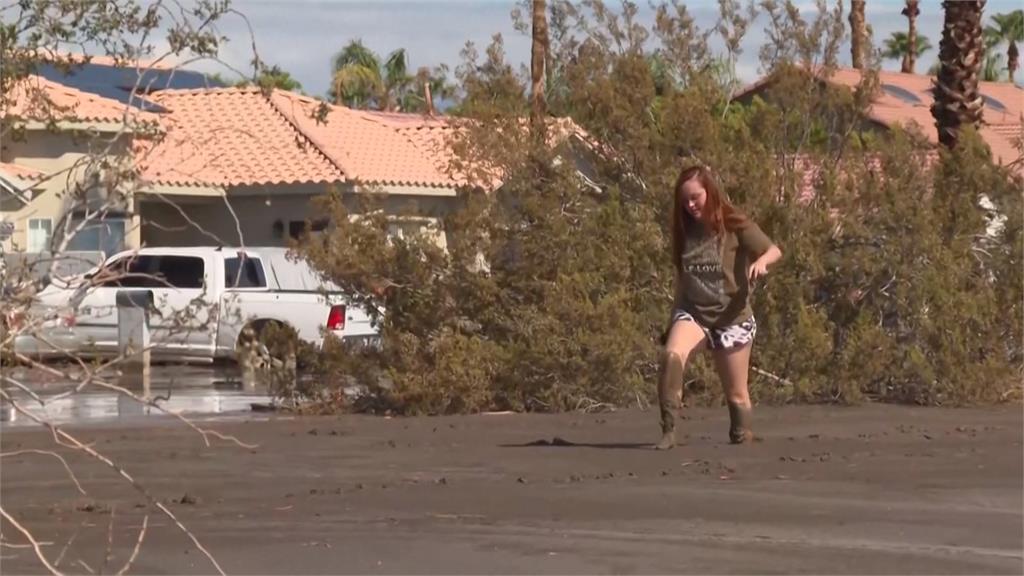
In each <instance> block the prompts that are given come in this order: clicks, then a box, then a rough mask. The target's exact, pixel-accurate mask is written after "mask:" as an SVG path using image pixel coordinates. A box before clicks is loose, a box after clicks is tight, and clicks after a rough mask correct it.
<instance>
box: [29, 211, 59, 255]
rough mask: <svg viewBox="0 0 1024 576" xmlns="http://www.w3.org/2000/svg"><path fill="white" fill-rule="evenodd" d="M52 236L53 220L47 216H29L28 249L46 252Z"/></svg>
mask: <svg viewBox="0 0 1024 576" xmlns="http://www.w3.org/2000/svg"><path fill="white" fill-rule="evenodd" d="M52 236H53V220H50V219H49V218H31V219H30V220H29V221H28V246H27V248H28V251H29V252H46V251H47V250H48V249H49V248H50V238H51V237H52Z"/></svg>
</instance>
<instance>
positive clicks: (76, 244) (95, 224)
mask: <svg viewBox="0 0 1024 576" xmlns="http://www.w3.org/2000/svg"><path fill="white" fill-rule="evenodd" d="M81 223H82V220H81V219H78V218H76V219H75V220H73V221H72V222H71V230H72V231H74V230H76V229H78V226H79V225H81ZM126 229H127V221H126V220H125V219H124V218H122V217H107V218H97V217H95V216H93V217H91V219H90V220H89V221H88V222H87V223H86V224H85V226H83V227H82V229H81V230H78V232H77V233H75V235H74V237H73V238H71V241H70V242H69V243H68V250H76V251H85V252H103V253H104V254H105V255H106V256H110V255H111V254H114V253H117V252H120V251H121V250H124V238H125V230H126Z"/></svg>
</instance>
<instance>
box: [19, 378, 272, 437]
mask: <svg viewBox="0 0 1024 576" xmlns="http://www.w3.org/2000/svg"><path fill="white" fill-rule="evenodd" d="M4 371H5V372H4V376H6V377H9V378H10V379H11V380H14V381H17V382H18V383H20V384H22V385H24V386H25V387H26V388H28V389H29V390H31V391H32V392H34V393H35V394H37V395H38V396H39V397H40V398H42V399H43V400H45V405H41V404H40V403H39V402H37V401H36V400H35V399H33V398H32V396H31V394H29V393H28V392H26V391H23V390H19V389H17V388H16V387H14V386H12V385H11V383H10V382H9V381H5V382H4V389H5V390H6V391H8V392H9V393H10V394H11V395H12V396H13V397H14V399H15V401H16V402H18V404H19V405H20V406H21V407H22V408H24V409H25V410H27V411H28V412H29V413H31V414H33V415H35V416H37V417H39V418H43V419H45V420H47V421H48V422H51V423H53V424H58V425H68V424H86V423H98V422H111V421H132V422H136V423H137V422H138V421H145V420H146V419H154V421H155V419H166V418H168V415H167V414H165V413H163V412H162V411H161V410H158V409H156V408H153V407H150V406H145V405H143V404H141V403H140V402H138V401H137V400H135V399H133V398H130V397H128V396H125V395H124V394H119V393H117V392H115V391H111V390H105V389H102V388H98V387H96V386H87V387H86V388H85V389H83V390H81V391H79V392H76V393H74V394H70V395H66V396H63V397H58V396H60V395H61V394H63V393H67V392H69V391H72V390H73V389H74V387H75V385H77V384H78V382H77V381H75V380H68V379H60V378H57V377H53V376H51V375H48V374H45V373H42V372H40V371H29V370H25V369H22V368H4ZM112 380H113V379H112ZM125 387H126V388H128V389H129V390H131V391H132V392H134V393H135V394H137V395H139V396H144V395H145V393H146V390H145V389H144V388H143V387H142V386H141V385H135V384H126V385H125ZM148 393H149V395H150V396H151V397H154V398H157V397H159V398H160V400H159V403H160V405H161V406H162V407H163V408H164V409H166V410H167V411H170V412H176V413H181V414H186V415H189V416H192V417H214V416H218V415H220V416H225V417H226V416H230V415H241V414H249V413H250V410H251V405H252V404H253V403H260V404H264V403H267V402H270V397H269V395H268V392H267V387H266V385H265V384H262V383H260V382H255V381H251V380H246V381H243V379H242V377H241V375H240V373H239V372H238V370H237V369H235V368H234V367H215V366H180V365H154V366H152V368H151V378H150V387H149V390H148ZM0 424H2V426H3V427H4V428H10V427H16V426H35V425H38V424H37V423H36V422H35V421H34V420H32V418H30V417H28V416H26V415H25V414H22V413H19V412H18V410H16V409H15V407H14V406H13V405H12V404H10V403H8V402H0Z"/></svg>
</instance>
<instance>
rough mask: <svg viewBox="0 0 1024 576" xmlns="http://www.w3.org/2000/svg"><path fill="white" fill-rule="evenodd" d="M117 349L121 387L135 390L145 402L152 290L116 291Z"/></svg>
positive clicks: (147, 389) (147, 386) (147, 394)
mask: <svg viewBox="0 0 1024 576" xmlns="http://www.w3.org/2000/svg"><path fill="white" fill-rule="evenodd" d="M115 301H116V303H117V347H118V352H119V353H120V354H121V357H122V358H123V361H122V364H121V365H122V366H123V370H122V375H121V385H122V386H124V387H126V388H138V387H139V386H140V385H141V388H142V395H143V397H145V398H149V311H150V310H151V309H152V308H153V291H152V290H118V292H117V296H116V297H115Z"/></svg>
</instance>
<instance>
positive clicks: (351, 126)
mask: <svg viewBox="0 0 1024 576" xmlns="http://www.w3.org/2000/svg"><path fill="white" fill-rule="evenodd" d="M270 101H271V102H272V103H273V105H274V106H275V107H276V109H277V110H278V111H280V112H281V114H283V115H284V116H285V117H287V118H288V119H289V120H290V121H291V122H293V123H294V124H295V125H296V126H297V127H299V129H300V130H302V132H303V133H304V134H306V135H307V136H308V137H309V138H310V139H311V140H312V141H313V142H315V143H316V145H317V146H318V147H319V148H320V149H321V150H322V151H323V152H324V153H325V154H327V156H329V157H330V158H331V159H332V160H334V161H335V162H336V163H337V164H338V165H339V166H341V168H342V169H343V171H344V172H345V176H346V177H347V178H348V179H349V180H353V181H358V182H362V183H376V184H396V185H415V186H432V187H445V188H449V187H455V186H458V185H459V184H460V180H459V179H458V178H455V177H453V176H450V175H449V174H448V173H447V170H446V168H445V167H446V165H447V161H448V159H449V156H450V149H449V148H448V147H447V146H443V143H441V142H439V141H438V140H437V137H439V136H440V135H441V134H442V133H444V132H445V131H447V130H449V129H450V128H449V127H448V124H447V123H446V122H445V121H443V120H439V119H434V118H431V117H428V116H422V115H419V114H397V113H392V114H385V113H379V112H367V111H362V110H352V109H349V108H345V107H343V106H333V105H326V107H325V109H326V111H327V113H326V115H325V117H324V120H325V122H318V121H317V120H316V118H315V113H316V110H317V109H318V108H319V107H321V106H324V104H323V103H321V102H320V101H317V100H314V99H312V98H308V97H305V96H300V95H298V94H295V93H292V92H285V91H280V90H275V91H274V92H273V94H272V95H271V96H270ZM425 133H429V136H426V137H423V136H425V135H426V134H425ZM428 142H429V143H432V144H434V145H427V144H428Z"/></svg>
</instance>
